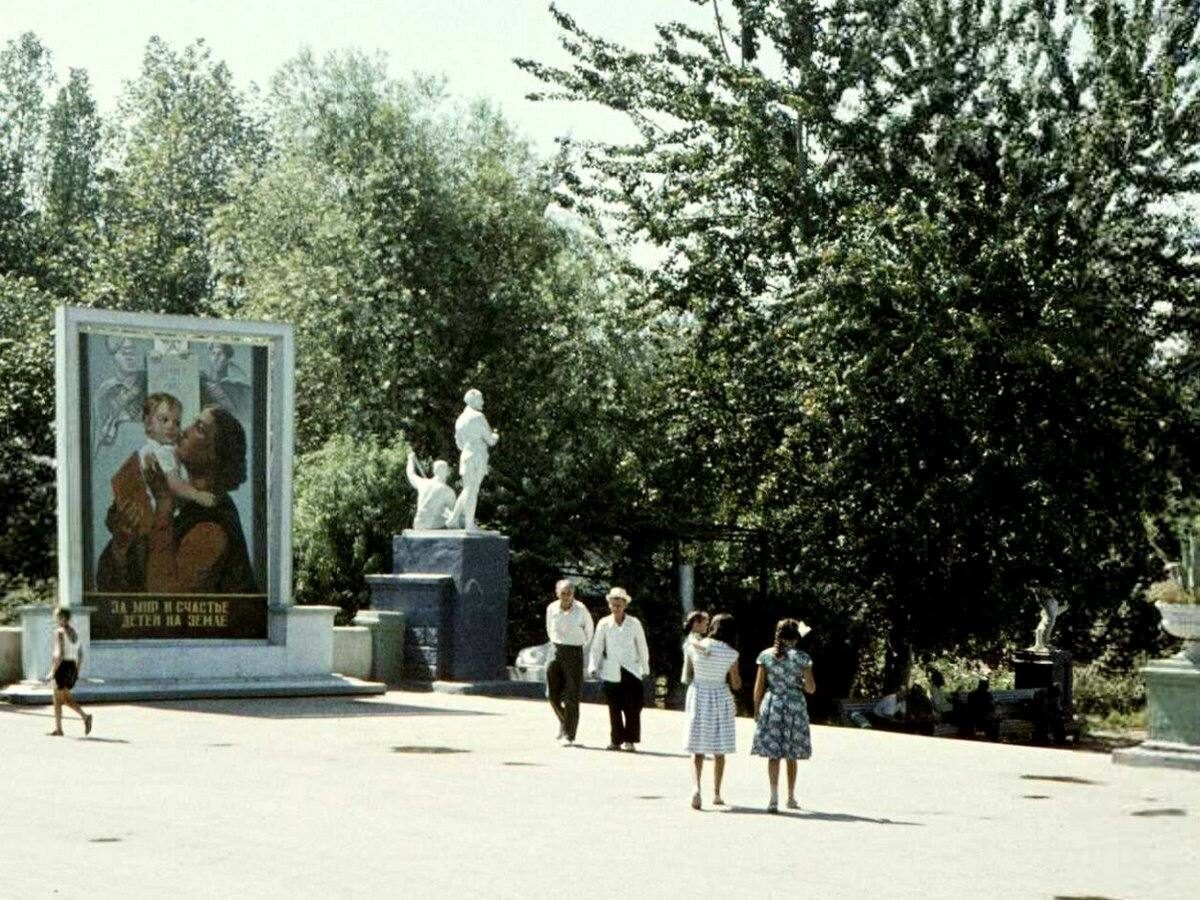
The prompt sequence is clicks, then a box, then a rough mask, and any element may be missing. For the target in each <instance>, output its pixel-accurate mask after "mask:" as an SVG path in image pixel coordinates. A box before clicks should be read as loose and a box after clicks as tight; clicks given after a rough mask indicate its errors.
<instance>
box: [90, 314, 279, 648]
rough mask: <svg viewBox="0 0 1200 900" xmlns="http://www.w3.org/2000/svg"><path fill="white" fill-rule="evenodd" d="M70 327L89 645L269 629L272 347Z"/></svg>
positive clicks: (169, 333)
mask: <svg viewBox="0 0 1200 900" xmlns="http://www.w3.org/2000/svg"><path fill="white" fill-rule="evenodd" d="M236 337H237V339H234V338H233V336H229V335H219V336H213V335H207V336H206V335H197V334H187V333H180V332H179V331H178V330H175V329H167V328H164V329H162V330H161V331H155V330H153V329H152V328H151V329H146V328H130V327H120V326H118V325H111V326H110V325H105V324H103V323H93V324H88V325H86V326H83V327H81V328H80V329H79V330H78V333H77V343H75V346H74V352H75V353H76V354H77V359H78V366H77V376H78V393H77V395H76V396H77V403H78V408H77V409H76V410H74V411H73V412H74V413H75V415H76V417H77V419H76V420H77V422H78V427H79V435H78V438H79V439H78V464H79V479H78V494H79V499H80V509H79V510H78V514H79V519H80V524H81V526H82V527H81V532H82V533H81V537H82V544H83V546H82V548H81V550H82V552H81V553H80V554H79V557H80V561H81V564H82V583H81V588H82V602H83V603H84V605H86V606H88V607H91V609H92V610H93V611H92V614H91V635H92V639H93V640H110V641H111V640H136V639H156V638H167V639H205V638H208V639H215V638H223V639H230V638H254V639H263V638H266V636H267V607H268V594H267V583H268V580H269V579H268V576H267V571H266V569H267V565H268V533H269V528H268V521H267V519H268V514H269V511H268V502H267V495H268V480H269V479H268V447H267V443H268V428H267V416H268V402H269V393H270V391H269V387H270V385H269V367H270V351H271V347H270V344H269V342H267V341H261V342H257V341H255V340H254V339H253V337H252V336H250V337H246V336H242V335H238V336H236Z"/></svg>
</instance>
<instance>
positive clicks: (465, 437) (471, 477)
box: [447, 388, 500, 531]
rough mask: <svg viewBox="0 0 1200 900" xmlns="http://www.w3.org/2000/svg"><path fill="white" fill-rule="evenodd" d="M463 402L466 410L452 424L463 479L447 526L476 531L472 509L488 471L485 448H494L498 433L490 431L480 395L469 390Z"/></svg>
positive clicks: (477, 501)
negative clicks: (460, 453) (459, 453)
mask: <svg viewBox="0 0 1200 900" xmlns="http://www.w3.org/2000/svg"><path fill="white" fill-rule="evenodd" d="M463 402H464V403H466V405H467V408H466V409H464V410H463V411H462V414H461V415H460V416H459V417H458V421H457V422H455V423H454V442H455V443H456V444H457V445H458V449H459V450H461V451H462V455H461V456H459V458H458V474H459V475H460V476H462V483H463V484H462V491H461V492H460V493H459V495H458V500H457V501H456V502H455V504H454V509H453V510H452V511H451V512H450V516H449V518H448V521H447V524H448V525H449V526H450V527H451V528H465V529H467V530H468V531H476V530H478V529H477V528H476V526H475V506H476V504H478V503H479V486H480V485H481V484H483V476H484V475H486V474H487V471H488V448H489V447H494V446H496V442H497V441H498V440H500V433H499V432H497V431H492V428H491V426H490V425H488V420H487V419H486V418H485V417H484V415H483V394H481V393H480V392H479V391H477V390H476V389H475V388H471V389H470V390H469V391H467V393H466V395H465V396H464V397H463Z"/></svg>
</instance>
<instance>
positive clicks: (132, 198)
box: [87, 38, 264, 314]
mask: <svg viewBox="0 0 1200 900" xmlns="http://www.w3.org/2000/svg"><path fill="white" fill-rule="evenodd" d="M108 126H109V127H108V132H107V140H108V144H109V147H110V152H109V153H108V154H106V156H109V157H111V159H112V163H111V165H110V166H108V167H106V168H105V169H104V171H103V172H102V175H101V178H102V184H103V198H102V210H103V215H102V217H101V221H102V227H101V229H100V245H99V247H98V249H97V251H96V261H95V265H94V267H93V278H92V280H91V283H90V284H89V285H88V292H87V293H88V297H89V299H90V300H91V301H92V302H95V303H97V304H101V305H103V306H105V307H108V308H110V309H142V310H146V311H152V312H163V313H181V314H203V313H205V312H207V311H209V310H210V308H211V301H212V291H213V284H214V280H213V275H212V271H211V266H210V247H209V236H208V231H209V227H210V220H211V219H212V216H213V213H214V211H215V210H216V209H218V208H219V207H220V206H221V205H222V204H225V203H227V202H229V201H230V200H231V199H232V198H233V193H232V191H233V189H234V176H235V174H236V173H238V172H239V171H241V170H243V169H244V168H245V167H246V166H247V165H248V164H249V163H250V161H252V160H253V159H255V158H256V157H257V156H258V155H259V154H261V153H262V152H263V149H264V136H263V134H262V132H261V129H260V127H259V126H258V123H257V122H256V121H255V120H254V119H253V117H252V116H251V114H250V113H249V112H248V110H247V104H246V101H245V99H244V98H243V97H242V95H241V93H240V92H239V91H238V90H237V89H236V88H234V86H233V83H232V77H231V76H230V73H229V70H228V69H227V68H226V66H225V64H224V63H221V62H217V61H214V60H213V58H212V54H211V52H210V51H209V49H208V47H207V46H206V45H205V44H204V42H203V41H197V42H195V43H194V44H190V45H189V46H187V47H185V48H184V49H183V50H182V51H176V50H174V49H172V48H171V47H170V46H169V45H168V44H167V43H165V42H164V41H162V40H161V39H159V38H151V40H150V42H149V43H148V44H147V46H146V51H145V55H144V57H143V61H142V71H141V74H140V75H139V76H138V78H136V79H134V80H133V81H132V82H130V84H129V85H128V87H127V88H126V90H125V94H124V96H123V97H122V98H121V101H120V104H119V107H118V111H117V113H116V115H115V116H114V117H113V118H112V119H111V120H110V122H109V123H108Z"/></svg>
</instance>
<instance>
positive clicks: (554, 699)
mask: <svg viewBox="0 0 1200 900" xmlns="http://www.w3.org/2000/svg"><path fill="white" fill-rule="evenodd" d="M554 596H555V597H556V598H557V599H556V600H555V601H554V602H553V603H551V604H550V605H549V606H547V607H546V636H547V637H549V638H550V643H552V644H553V645H554V659H552V660H551V661H550V664H549V665H548V666H546V688H547V691H548V693H549V695H550V707H551V708H552V709H553V710H554V715H555V716H557V717H558V724H559V729H558V738H559V740H561V741H564V744H565V746H568V747H569V746H570V745H572V744H574V743H575V731H576V729H577V728H578V727H579V694H580V692H581V691H582V689H583V648H584V647H586V646H587V643H588V641H590V640H591V639H592V633H593V631H594V630H595V626H593V625H592V614H591V613H589V612H588V611H587V609H585V608H584V606H583V604H582V603H576V602H575V585H574V584H573V583H572V582H571V581H570V580H569V579H566V578H564V579H562V580H561V581H560V582H558V584H556V585H555V586H554Z"/></svg>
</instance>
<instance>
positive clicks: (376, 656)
mask: <svg viewBox="0 0 1200 900" xmlns="http://www.w3.org/2000/svg"><path fill="white" fill-rule="evenodd" d="M354 624H355V625H363V626H365V627H366V628H367V629H368V630H369V631H370V632H371V677H372V678H374V679H375V680H377V681H382V682H384V683H385V684H399V683H400V682H401V681H403V680H404V679H405V674H404V657H405V652H404V650H405V647H404V645H405V638H406V631H405V615H404V613H402V612H398V611H394V610H386V609H367V610H363V611H362V612H360V613H359V614H358V615H357V616H355V617H354Z"/></svg>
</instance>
